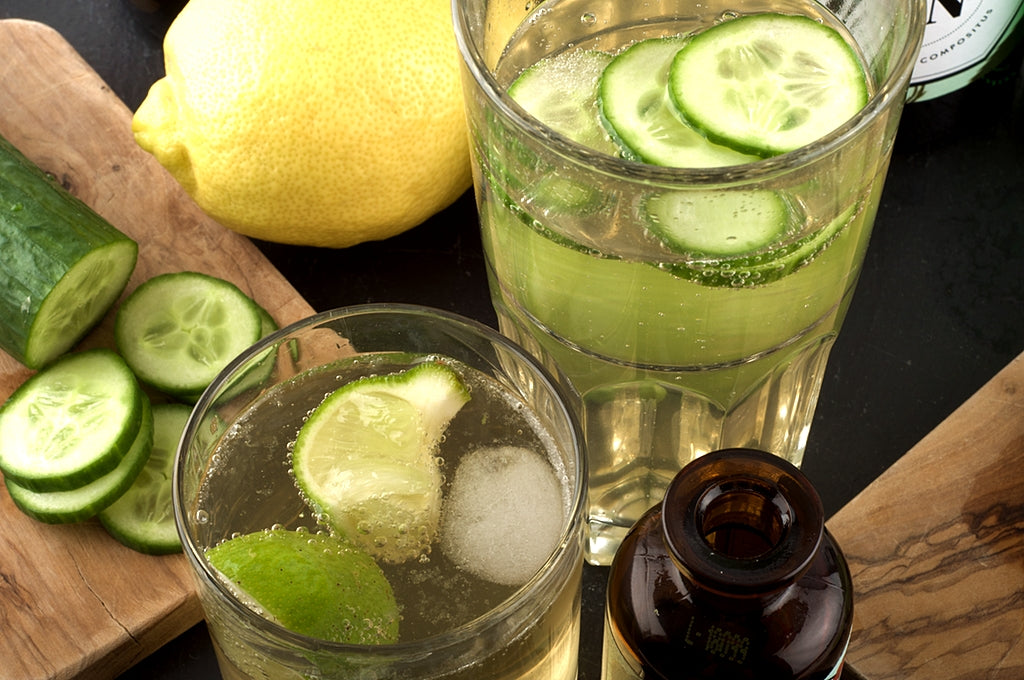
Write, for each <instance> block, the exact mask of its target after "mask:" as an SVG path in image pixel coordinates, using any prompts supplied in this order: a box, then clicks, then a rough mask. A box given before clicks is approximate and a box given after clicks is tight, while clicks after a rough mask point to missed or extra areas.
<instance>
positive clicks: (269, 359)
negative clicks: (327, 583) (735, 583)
mask: <svg viewBox="0 0 1024 680" xmlns="http://www.w3.org/2000/svg"><path fill="white" fill-rule="evenodd" d="M377 353H388V354H387V356H386V357H384V359H383V364H381V363H380V362H379V361H378V362H377V363H374V364H373V369H372V370H373V371H374V372H375V373H385V372H390V370H389V369H390V368H391V366H392V362H393V365H394V366H399V365H403V366H404V365H407V364H408V363H409V362H410V361H412V362H413V363H415V361H416V360H417V359H419V358H422V357H428V358H431V359H432V358H434V357H443V358H444V359H443V360H444V361H448V362H450V364H451V365H453V366H456V367H458V368H459V371H465V372H466V374H467V375H468V374H470V373H474V371H478V372H480V373H481V374H483V376H482V377H483V382H482V383H480V386H486V387H487V389H486V390H483V389H482V388H481V389H480V391H474V390H477V389H478V388H477V387H472V388H471V395H472V397H471V399H470V401H469V402H468V403H467V406H465V407H463V408H464V409H467V408H469V404H472V403H473V401H474V400H479V402H478V403H481V404H483V403H486V404H488V407H487V408H488V409H489V410H488V411H486V412H485V413H484V414H483V415H482V416H478V415H477V414H476V413H475V412H474V416H473V419H471V422H472V423H476V424H479V423H483V427H482V430H481V431H479V432H476V433H475V434H474V435H466V436H476V437H478V438H479V439H480V440H481V441H476V440H472V441H471V443H472V444H474V445H475V444H480V445H485V446H497V445H502V444H503V443H505V442H506V441H507V440H509V438H515V437H516V436H517V434H516V433H515V432H505V431H502V427H503V424H502V423H503V415H504V414H502V413H499V412H498V411H502V410H506V409H507V410H508V411H510V412H511V411H515V412H516V413H517V414H518V415H516V416H515V418H519V421H521V420H522V418H521V416H522V414H524V413H525V414H526V417H527V418H528V420H529V422H530V428H532V429H535V430H536V434H537V435H538V436H539V437H540V439H541V440H542V441H544V448H545V449H546V454H547V458H546V459H545V460H547V461H548V462H549V463H550V464H551V467H552V469H553V470H554V471H556V472H553V473H552V474H553V476H554V477H557V480H558V481H557V484H558V485H559V486H560V487H561V490H560V492H559V493H558V494H556V495H557V496H558V497H559V498H560V499H561V502H562V505H563V512H562V514H561V516H557V517H551V516H547V517H534V518H531V517H529V516H517V517H513V518H510V520H509V521H508V522H506V523H505V525H504V526H506V527H508V526H512V527H514V529H512V530H511V533H513V534H515V535H513V536H511V537H508V536H496V537H495V538H498V539H502V540H499V541H497V545H511V546H515V545H516V544H517V541H518V545H520V546H524V545H525V546H528V545H530V543H531V541H532V540H533V539H534V537H535V532H537V530H538V526H539V525H540V524H542V523H543V524H546V525H547V526H548V529H547V535H548V536H549V537H550V539H551V540H550V543H549V544H550V545H552V546H553V548H552V550H551V552H550V554H547V557H546V558H545V557H544V555H545V554H546V553H544V552H543V551H542V552H541V555H540V556H539V557H538V558H537V559H536V561H535V563H536V564H541V563H542V566H541V567H540V568H539V569H537V570H536V572H535V573H533V572H527V574H526V575H524V576H522V578H523V579H525V583H523V584H521V585H520V584H513V586H512V587H510V588H509V589H508V591H507V592H506V593H505V594H502V595H498V596H494V600H493V601H492V602H491V603H490V604H489V605H487V606H485V607H479V609H483V610H484V611H479V612H476V613H472V614H471V615H469V618H468V620H465V621H461V622H458V623H457V624H453V625H451V626H449V625H448V624H444V625H442V626H440V627H439V628H435V629H433V632H430V633H425V634H422V635H421V636H420V637H416V635H413V636H412V637H413V638H414V639H405V637H403V636H404V635H405V633H404V630H403V626H405V625H406V624H407V623H409V622H410V621H412V620H413V619H417V618H418V619H419V620H420V622H421V623H422V622H423V621H430V622H434V623H436V621H439V620H441V619H442V617H443V616H444V615H446V614H445V612H442V611H434V610H433V609H431V607H434V606H437V607H442V606H448V605H451V606H452V607H453V608H457V607H459V606H462V605H466V604H472V603H473V602H474V594H473V593H474V592H475V591H474V590H473V588H475V587H477V586H476V585H474V584H475V583H476V582H475V581H473V580H472V579H468V577H467V576H466V575H465V574H461V573H458V572H459V569H458V568H457V567H456V566H453V564H451V563H447V562H445V558H444V556H443V555H442V554H441V553H442V550H440V549H438V548H437V547H436V545H435V547H434V548H433V549H432V550H431V552H430V553H429V554H428V555H427V557H426V558H424V559H421V560H414V561H415V562H422V563H423V564H414V565H413V566H412V567H409V572H408V573H406V572H402V573H403V574H405V575H404V576H396V577H395V578H401V579H403V580H404V581H403V582H402V583H397V582H395V578H392V574H394V573H398V572H393V571H388V567H387V566H386V565H382V568H383V569H384V571H385V573H386V574H387V575H388V578H389V580H391V581H392V586H393V587H394V589H395V593H396V596H397V597H398V600H399V607H401V608H402V619H401V622H400V625H399V629H400V633H399V640H398V641H397V642H395V643H393V644H382V645H376V646H370V645H350V644H338V643H332V642H327V641H323V640H318V639H313V638H310V637H306V636H304V635H300V634H297V633H295V632H292V631H290V630H288V629H286V628H284V627H282V626H281V625H279V624H278V623H275V622H274V621H272V620H269V619H268V618H264V617H263V616H261V615H260V614H258V613H257V612H256V611H255V610H254V609H253V608H250V607H249V606H247V605H246V604H245V603H244V602H242V601H240V599H239V597H238V595H237V593H235V592H234V590H233V589H232V588H231V587H229V585H228V584H227V583H226V582H225V580H224V579H223V578H222V577H221V576H220V575H219V574H218V572H217V571H216V569H214V568H213V567H212V566H211V565H210V563H209V561H208V560H207V558H206V556H205V551H206V550H207V549H208V548H210V547H212V546H214V545H216V544H218V543H220V542H222V541H225V540H227V539H229V538H230V537H231V536H232V535H233V534H244V533H249V532H253V531H259V530H261V529H264V528H270V527H274V528H282V527H283V528H293V527H294V525H296V524H298V525H300V526H305V527H307V530H318V528H317V527H311V526H310V525H311V524H315V518H311V517H310V513H309V512H308V509H307V508H305V507H304V503H303V500H302V499H301V497H300V496H299V494H298V492H297V490H296V487H295V483H294V480H293V477H292V474H291V472H290V471H289V469H288V468H289V441H293V440H294V437H295V435H296V433H297V431H298V429H299V428H300V427H301V425H302V422H303V418H304V416H305V415H306V414H307V413H308V411H309V410H310V409H311V408H312V407H315V405H316V404H317V403H319V401H321V400H322V399H323V398H324V396H325V394H326V392H329V391H331V390H333V389H336V388H337V387H338V386H340V384H343V383H345V382H346V381H347V380H348V379H349V378H348V376H347V372H348V371H349V370H350V369H351V368H352V366H357V365H360V362H363V363H364V364H365V363H366V362H367V361H369V360H368V359H367V357H370V356H376V355H377ZM392 357H393V359H392ZM378 358H379V357H378ZM451 360H453V361H451ZM361 370H364V371H365V370H367V369H361ZM475 375H477V377H480V376H479V375H478V374H475ZM310 376H313V377H314V378H316V380H315V381H313V382H315V383H316V385H315V387H310V385H309V384H308V383H307V382H306V381H307V380H310ZM317 376H319V377H317ZM325 376H326V377H327V378H326V379H327V380H328V382H329V383H330V384H329V385H328V387H327V390H326V392H325V390H324V387H323V384H324V380H323V378H324V377H325ZM475 379H476V378H474V380H475ZM469 384H470V383H468V382H467V385H469ZM473 385H476V383H473ZM491 387H497V388H498V389H497V392H495V393H500V394H501V395H502V396H501V398H499V399H497V400H496V401H497V402H498V403H497V405H495V404H493V403H492V402H491V401H490V397H489V396H488V395H489V394H491V391H490V390H491ZM483 392H487V394H484V393H483ZM460 413H461V412H460ZM247 416H248V420H247ZM457 420H458V416H456V419H453V420H452V421H451V424H450V425H449V429H448V432H447V433H446V436H448V437H450V438H451V439H455V438H456V437H457V436H463V435H462V434H460V435H456V433H455V432H454V429H455V423H456V422H457ZM519 421H517V422H519ZM240 423H241V424H240ZM476 424H473V425H471V427H472V428H476V427H477V425H476ZM243 427H245V428H248V429H249V432H248V434H247V436H246V437H245V438H244V439H243V438H241V437H238V436H235V435H237V434H238V432H239V431H240V429H241V428H243ZM460 427H463V426H460ZM513 429H514V428H513ZM233 433H234V434H233ZM520 434H521V433H520ZM444 446H445V444H444V443H442V444H441V449H440V452H441V453H440V454H439V455H441V456H445V457H446V456H447V455H448V454H447V453H445V451H446V449H445V448H444ZM457 455H461V453H460V454H457ZM457 455H456V457H457ZM455 462H457V461H454V462H453V461H451V460H447V458H446V460H445V462H444V463H442V472H443V476H444V478H445V482H444V484H445V485H446V486H445V489H446V491H445V494H446V496H445V500H444V501H443V502H444V503H447V502H449V499H448V496H447V494H448V490H447V489H448V487H447V485H448V484H449V483H450V482H451V478H452V477H453V474H452V473H453V470H452V465H453V464H454V463H455ZM585 484H586V462H585V457H584V456H583V453H582V445H581V436H580V434H579V429H578V427H577V425H576V422H575V419H574V415H573V414H572V412H571V410H570V409H568V408H567V406H566V405H565V402H564V400H563V397H562V394H561V388H560V387H559V386H558V385H557V383H556V382H554V381H553V380H552V379H551V378H550V377H549V375H548V373H547V372H546V371H545V370H544V369H543V368H541V367H540V365H539V364H538V363H536V361H535V360H534V359H533V358H532V357H530V356H529V355H528V354H526V353H524V352H523V351H522V350H521V349H520V348H519V347H517V346H515V345H514V344H513V343H512V342H510V341H509V340H508V339H507V338H505V337H504V336H502V335H501V334H499V333H497V332H496V331H494V330H492V329H490V328H488V327H486V326H484V325H482V324H479V323H477V322H475V321H471V320H469V319H464V318H461V317H458V316H455V315H452V314H448V313H445V312H442V311H438V310H433V309H429V308H424V307H418V306H404V305H364V306H356V307H349V308H342V309H337V310H334V311H329V312H324V313H320V314H317V315H314V316H312V317H310V318H307V319H305V320H303V321H299V322H297V323H295V324H293V325H291V326H288V327H286V328H283V329H281V330H280V331H278V332H276V333H274V334H272V335H270V336H268V337H267V338H265V339H263V340H262V341H260V342H259V343H258V344H256V345H254V346H253V347H252V348H250V349H249V350H247V351H246V352H245V353H243V355H241V356H240V357H238V358H237V359H236V360H235V361H234V362H233V363H232V364H231V365H230V366H229V367H228V368H226V369H225V370H224V372H223V373H222V374H221V375H220V376H219V377H218V378H217V380H216V381H215V382H214V383H213V384H212V385H211V386H210V387H209V388H208V389H207V390H206V392H205V393H204V394H203V395H202V396H201V398H200V399H199V401H198V403H197V405H196V407H195V409H194V411H193V413H192V416H191V419H190V420H189V422H188V424H187V426H186V429H185V432H184V435H183V437H182V440H181V445H180V449H179V451H178V456H177V460H176V467H175V477H174V489H173V498H174V510H175V519H176V521H177V523H178V531H179V534H180V536H181V540H182V543H183V546H184V552H185V555H186V557H187V559H188V563H189V564H190V566H191V568H192V571H193V574H194V576H195V581H196V583H197V586H198V593H199V599H200V602H201V604H202V607H203V610H204V613H205V617H206V620H207V623H208V627H209V631H210V635H211V637H212V640H213V643H214V647H215V650H216V652H217V657H218V661H219V664H220V667H221V670H222V672H223V674H224V676H225V677H226V678H308V677H317V678H329V677H338V678H362V679H368V680H369V679H385V678H387V679H402V680H414V679H420V678H450V679H455V678H466V679H473V680H489V679H494V680H497V679H505V678H508V679H510V680H511V679H513V678H538V679H540V678H543V679H545V680H549V679H553V680H570V679H571V678H575V677H576V669H577V654H578V640H579V622H580V598H581V574H582V568H583V550H584V538H583V532H584V517H585V510H586V507H585V505H586V504H585V495H586V494H585V488H586V486H585ZM508 493H512V494H518V493H519V490H518V489H517V490H515V491H509V492H508ZM499 502H500V501H499ZM442 507H443V506H442ZM555 514H556V515H557V514H558V513H555ZM443 526H444V525H443V524H442V527H443ZM443 530H444V529H443V528H442V531H443ZM505 539H508V540H505ZM492 552H493V553H494V554H480V555H479V558H480V559H481V560H485V559H486V560H490V562H489V563H488V564H489V565H491V566H494V565H497V566H498V567H500V566H501V565H503V564H506V563H508V562H510V561H514V560H518V559H520V557H521V555H520V554H519V553H520V551H518V550H517V549H515V548H514V547H512V548H507V549H505V550H496V551H492ZM476 555H477V553H473V556H474V559H476ZM420 567H422V570H420ZM417 570H420V571H417ZM469 571H472V569H470V570H469ZM428 573H429V574H432V575H433V576H432V577H437V576H438V575H441V576H442V577H443V578H442V581H447V579H448V577H449V576H451V577H452V578H454V579H456V580H455V581H452V583H451V584H449V585H452V587H449V588H448V590H447V591H445V592H444V594H442V595H438V594H437V593H434V592H433V591H432V588H434V586H431V585H424V584H417V583H415V582H413V579H416V578H420V577H421V576H422V577H423V578H426V576H423V575H424V574H428ZM530 573H532V576H530V575H529V574H530ZM410 574H411V575H410ZM485 578H486V577H485ZM467 579H468V580H467ZM461 584H469V585H465V586H463V585H461ZM453 591H454V592H453ZM402 593H404V594H405V595H408V596H409V601H403V597H404V596H403V595H402ZM431 597H433V598H434V600H430V599H429V598H431ZM423 599H425V600H428V601H430V602H433V604H431V605H430V606H429V607H428V608H427V609H428V611H423V612H417V611H415V609H416V605H415V604H414V603H413V602H414V601H419V600H423ZM415 625H416V624H414V623H409V626H410V629H411V628H412V627H414V626H415Z"/></svg>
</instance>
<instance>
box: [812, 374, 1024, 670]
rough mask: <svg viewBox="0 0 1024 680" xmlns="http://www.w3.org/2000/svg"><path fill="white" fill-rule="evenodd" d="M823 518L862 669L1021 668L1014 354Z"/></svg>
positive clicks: (1022, 416)
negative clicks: (850, 599) (845, 568)
mask: <svg viewBox="0 0 1024 680" xmlns="http://www.w3.org/2000/svg"><path fill="white" fill-rule="evenodd" d="M848 455H850V456H856V455H857V452H856V451H849V452H848ZM829 528H830V530H831V531H832V532H833V534H834V535H835V537H836V539H837V540H838V541H839V544H840V546H842V548H843V551H844V552H845V554H846V557H847V559H848V560H849V562H850V569H851V572H852V575H853V583H854V589H855V601H854V632H853V640H852V641H851V643H850V651H849V656H848V659H849V660H850V661H851V662H852V664H853V665H854V667H856V668H857V670H858V671H859V672H860V673H861V674H863V675H864V676H865V677H867V678H869V680H889V679H892V680H896V679H900V680H979V679H984V680H1021V678H1024V355H1021V356H1018V357H1017V358H1016V359H1015V360H1013V361H1012V362H1011V363H1010V364H1009V365H1008V366H1007V367H1006V368H1004V369H1003V370H1002V371H1001V372H1000V373H999V374H997V375H996V376H995V377H994V378H993V379H992V380H990V381H989V382H988V384H986V385H985V386H984V387H983V388H982V389H981V390H979V391H978V392H977V393H976V394H975V395H974V396H973V397H971V398H970V399H969V400H967V402H965V403H964V404H963V406H961V407H960V408H959V409H957V410H956V411H955V412H954V413H953V414H952V415H951V416H949V418H947V419H946V420H945V421H943V422H942V424H940V425H939V426H938V427H937V428H935V430H933V431H932V432H931V433H930V434H929V435H928V436H927V437H925V438H924V439H922V440H921V441H920V442H919V443H918V444H917V445H916V446H915V447H914V448H913V449H911V450H910V451H909V452H907V454H906V455H904V456H903V457H902V458H901V459H900V460H899V461H897V462H896V463H895V464H894V465H893V466H892V467H890V468H889V470H887V471H886V472H885V473H884V474H883V475H882V476H881V477H879V478H878V479H877V480H875V481H874V482H873V483H872V484H871V485H870V486H868V488H867V489H865V490H864V491H863V492H861V493H860V494H859V495H857V496H856V497H855V498H854V499H853V500H851V501H850V502H849V503H848V504H847V505H846V506H845V507H844V508H843V509H842V510H840V511H839V512H838V513H836V515H835V516H834V517H833V518H832V519H831V520H830V521H829Z"/></svg>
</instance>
